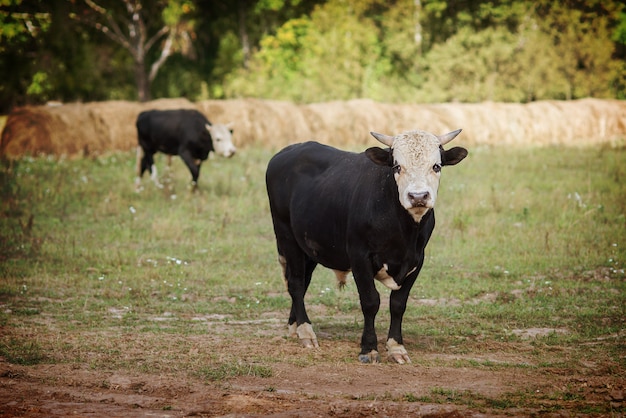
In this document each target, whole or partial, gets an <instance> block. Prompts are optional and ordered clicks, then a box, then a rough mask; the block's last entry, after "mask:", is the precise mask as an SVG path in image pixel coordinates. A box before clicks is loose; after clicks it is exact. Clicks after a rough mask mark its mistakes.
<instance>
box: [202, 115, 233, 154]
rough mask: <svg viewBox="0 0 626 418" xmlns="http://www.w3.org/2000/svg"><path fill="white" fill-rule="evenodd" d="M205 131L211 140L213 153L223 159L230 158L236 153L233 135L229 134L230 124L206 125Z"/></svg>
mask: <svg viewBox="0 0 626 418" xmlns="http://www.w3.org/2000/svg"><path fill="white" fill-rule="evenodd" d="M206 129H207V131H209V133H210V134H211V138H213V148H215V152H216V153H217V154H219V155H222V156H224V157H232V156H233V155H235V152H237V148H235V146H234V145H233V135H232V133H231V124H228V125H220V124H217V123H216V124H213V125H206Z"/></svg>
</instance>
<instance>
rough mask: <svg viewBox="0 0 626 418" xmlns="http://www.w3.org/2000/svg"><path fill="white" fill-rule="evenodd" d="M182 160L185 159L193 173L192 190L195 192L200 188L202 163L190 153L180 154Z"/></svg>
mask: <svg viewBox="0 0 626 418" xmlns="http://www.w3.org/2000/svg"><path fill="white" fill-rule="evenodd" d="M180 158H182V159H183V161H184V162H185V165H186V166H187V168H188V169H189V172H190V173H191V190H192V191H195V190H196V189H197V188H198V177H199V176H200V164H201V163H202V161H200V160H198V159H196V158H194V157H193V156H192V155H191V153H190V152H188V151H183V152H180Z"/></svg>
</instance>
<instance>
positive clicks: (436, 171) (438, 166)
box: [433, 164, 441, 173]
mask: <svg viewBox="0 0 626 418" xmlns="http://www.w3.org/2000/svg"><path fill="white" fill-rule="evenodd" d="M433 171H434V172H435V173H438V172H440V171H441V164H435V165H434V166H433Z"/></svg>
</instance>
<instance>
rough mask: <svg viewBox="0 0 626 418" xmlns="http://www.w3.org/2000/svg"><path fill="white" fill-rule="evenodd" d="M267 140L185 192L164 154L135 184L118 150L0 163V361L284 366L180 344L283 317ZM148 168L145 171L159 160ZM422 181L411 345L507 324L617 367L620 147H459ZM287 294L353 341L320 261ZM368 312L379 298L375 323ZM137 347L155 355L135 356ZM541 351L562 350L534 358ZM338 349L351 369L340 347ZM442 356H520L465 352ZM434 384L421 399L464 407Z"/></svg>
mask: <svg viewBox="0 0 626 418" xmlns="http://www.w3.org/2000/svg"><path fill="white" fill-rule="evenodd" d="M273 151H274V150H266V149H262V148H248V149H243V150H241V152H240V153H239V154H238V155H237V156H236V157H235V158H233V159H229V160H223V159H214V160H211V161H208V162H207V163H206V164H205V165H203V167H202V173H201V176H200V182H199V190H198V191H197V192H196V193H190V192H189V190H188V188H187V185H188V182H189V179H190V176H189V173H188V172H187V170H186V168H185V167H184V166H183V164H182V162H181V161H180V160H178V159H175V160H174V164H173V168H172V172H171V174H170V175H169V181H168V182H167V187H166V188H165V189H157V188H156V187H154V185H153V184H152V183H151V182H150V181H149V179H148V178H145V179H144V186H145V189H144V190H143V192H141V193H136V192H135V191H134V185H133V178H134V172H133V171H134V153H130V152H129V153H115V154H111V155H107V156H103V157H98V158H94V159H76V160H68V159H64V158H60V159H59V158H43V157H42V158H23V159H20V160H17V161H12V162H7V161H4V162H2V166H1V168H0V197H1V199H0V327H1V329H2V331H3V332H1V333H0V355H1V356H3V357H5V358H6V359H7V361H9V362H12V363H20V364H36V363H40V362H69V363H74V362H76V363H78V362H80V363H86V364H89V365H90V366H91V367H93V368H96V369H126V370H140V371H146V372H147V371H150V372H155V371H156V372H172V373H180V372H182V373H186V374H188V375H190V376H196V377H201V378H205V379H207V380H223V379H228V378H229V377H232V376H236V375H254V376H261V377H263V376H271V374H272V369H271V364H272V363H273V362H276V361H295V360H293V359H291V360H285V358H284V357H281V356H280V355H278V354H276V355H275V356H272V354H271V353H266V354H265V355H264V356H263V355H261V354H258V353H257V354H255V353H253V354H251V355H250V356H249V358H247V359H245V360H243V361H242V360H240V359H237V358H235V357H229V356H225V357H215V355H214V354H211V353H204V352H203V351H202V350H200V351H199V352H198V348H197V347H201V346H202V345H203V344H204V343H205V341H204V340H203V341H199V340H198V339H203V338H213V337H212V336H210V335H209V336H207V323H209V324H210V323H213V322H216V323H223V324H229V323H237V321H250V320H254V321H261V322H258V325H256V326H254V327H253V328H254V330H253V332H252V333H250V328H245V329H242V330H241V331H237V329H238V328H237V327H231V328H230V329H229V331H228V332H229V337H233V336H234V337H235V338H238V339H246V338H251V339H253V340H254V341H256V342H258V341H262V340H263V339H267V338H268V337H267V335H272V332H273V329H274V328H272V326H273V325H272V324H274V323H275V322H271V321H279V323H280V324H281V326H282V324H283V323H284V322H286V320H287V316H288V311H289V306H290V299H289V297H288V295H287V292H286V290H285V286H284V283H283V280H282V277H281V271H280V267H279V265H278V263H277V260H276V250H275V242H274V236H273V231H272V226H271V219H270V213H269V206H268V202H267V197H266V193H265V183H264V170H265V167H266V164H267V161H268V160H269V158H270V157H271V155H272V154H273ZM157 164H158V165H159V168H160V172H161V173H164V171H165V170H164V169H163V165H164V158H162V157H161V158H159V159H158V160H157ZM439 194H440V196H439V201H438V208H437V227H436V230H435V234H434V235H433V238H432V240H431V243H430V244H429V247H428V248H427V254H426V256H427V259H426V262H425V266H424V268H423V270H422V273H421V275H420V278H419V279H418V283H417V284H416V285H415V287H414V289H413V292H412V296H411V299H410V303H409V306H408V309H407V313H406V316H405V322H404V332H405V340H406V341H405V342H406V343H408V344H409V347H410V348H411V349H415V350H418V351H419V352H432V353H452V354H468V353H469V354H481V355H482V354H485V353H489V352H490V351H494V350H497V351H500V352H504V353H506V352H511V353H514V352H515V351H516V350H518V348H519V345H520V344H521V338H522V337H521V336H520V334H519V333H518V331H519V330H524V329H530V328H546V329H555V330H561V329H562V330H566V331H567V332H563V333H560V332H556V331H555V332H553V333H551V334H547V335H544V336H540V337H538V338H536V339H534V340H532V342H531V343H530V344H531V345H532V348H533V351H532V353H531V354H530V357H531V359H532V360H533V363H534V365H533V366H532V367H539V368H541V367H561V368H565V369H567V368H571V369H572V370H573V369H575V368H576V367H578V365H579V364H580V363H581V362H584V361H594V362H601V363H602V364H603V365H605V366H606V369H607V370H608V373H613V374H617V375H622V376H623V373H624V371H623V370H624V359H623V350H624V347H625V346H624V335H623V329H624V326H625V323H624V321H625V318H626V311H625V306H626V297H625V295H626V280H625V278H626V276H625V274H624V264H625V263H626V239H625V237H626V149H624V148H608V147H606V148H505V147H479V148H470V155H469V157H468V158H467V159H466V160H465V161H463V163H461V164H460V165H458V166H455V167H449V168H446V169H444V173H443V177H442V183H441V187H440V193H439ZM380 291H381V293H382V294H383V295H386V294H388V293H389V291H388V290H386V289H384V288H380ZM307 303H308V305H309V307H311V309H310V312H309V314H310V316H311V318H312V320H313V321H314V324H315V327H316V329H317V330H319V332H323V333H324V335H327V337H325V338H330V339H341V340H347V341H351V342H357V341H358V339H359V337H360V332H361V314H360V308H359V302H358V296H357V294H356V289H355V286H354V285H353V284H352V283H349V285H348V287H347V289H345V290H343V291H340V290H338V289H337V287H336V283H335V278H334V274H333V273H332V272H330V271H328V270H325V269H323V268H320V269H318V270H317V271H316V273H315V278H314V280H313V282H312V284H311V288H310V290H309V293H308V295H307ZM318 312H323V313H321V314H320V313H318ZM263 321H267V322H263ZM387 325H388V315H387V313H386V312H385V311H384V310H381V313H380V314H379V318H378V320H377V329H378V332H379V336H383V335H384V332H385V328H386V327H387ZM281 329H282V328H281ZM218 332H219V329H218ZM238 332H239V334H238ZM275 335H276V336H280V335H282V334H281V333H280V332H278V331H276V334H275ZM163 336H167V338H165V339H164V338H163ZM130 337H137V338H130ZM218 337H219V335H218V336H217V337H215V338H216V339H215V341H218V342H219V341H221V340H220V339H219V338H218ZM270 338H271V337H270ZM211 341H214V340H211ZM255 344H256V343H255ZM156 346H158V347H160V350H159V352H160V353H163V352H166V353H167V354H166V355H156V354H155V355H154V356H150V355H147V354H146V352H148V353H149V352H150V348H151V347H156ZM556 346H564V347H567V348H568V350H567V354H566V355H563V354H559V355H556V354H554V352H553V348H554V347H556ZM146 350H147V351H146ZM164 350H165V351H164ZM190 353H195V354H190ZM343 355H345V358H344V359H343V360H341V361H345V362H354V357H356V351H355V352H354V353H352V352H347V353H345V354H343ZM298 361H301V362H304V363H307V361H315V360H307V358H306V355H305V354H303V358H302V359H300V360H298ZM430 361H432V360H421V359H419V358H416V359H414V362H416V363H417V364H423V365H429V364H431V363H429V362H430ZM457 361H458V360H457ZM307 364H308V363H307ZM452 364H453V365H455V364H454V362H452ZM455 366H456V367H475V368H493V369H495V368H501V367H519V368H528V367H530V366H529V365H528V364H517V363H515V362H511V363H505V364H502V363H493V362H490V361H489V360H485V359H478V360H465V361H458V364H456V365H455ZM446 391H448V389H446V388H442V389H441V391H439V392H437V391H435V392H433V393H432V394H431V396H430V397H431V398H433V399H436V400H437V401H438V402H445V401H449V400H450V399H452V401H454V402H463V399H466V400H467V399H469V400H468V401H467V402H470V401H475V399H474V398H473V397H472V396H468V395H467V394H463V393H448V392H446ZM564 396H565V395H564ZM407 400H408V401H419V400H420V399H418V398H417V397H416V396H415V395H411V394H408V395H407ZM481 402H482V403H483V404H484V403H485V402H487V401H485V400H482V401H481ZM488 402H491V403H493V405H492V406H493V407H502V408H506V407H507V405H508V404H509V401H508V400H507V399H506V398H502V399H495V400H490V401H488Z"/></svg>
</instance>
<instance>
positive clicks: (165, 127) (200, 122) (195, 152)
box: [135, 109, 236, 190]
mask: <svg viewBox="0 0 626 418" xmlns="http://www.w3.org/2000/svg"><path fill="white" fill-rule="evenodd" d="M136 125H137V137H138V141H139V146H138V147H137V178H136V179H135V186H136V188H137V190H140V189H141V177H142V176H143V173H144V172H145V171H146V170H148V171H149V172H150V174H151V177H152V180H153V181H154V182H155V184H156V185H157V186H159V187H163V186H162V185H161V184H160V183H159V181H158V178H157V170H156V166H155V165H154V154H155V153H157V152H163V153H165V154H168V165H169V162H170V158H171V157H170V156H171V155H180V157H181V158H182V159H183V161H184V162H185V164H186V165H187V167H188V168H189V171H190V172H191V177H192V183H191V184H192V188H193V189H195V188H196V186H197V183H198V175H199V174H200V164H202V161H204V160H206V159H207V158H208V156H209V153H210V152H212V151H214V152H215V153H217V154H220V155H223V156H224V157H232V156H233V155H234V154H235V152H236V148H235V146H234V145H233V142H232V132H233V131H232V129H231V126H230V124H229V125H219V124H211V122H209V121H208V120H207V118H206V117H204V115H203V114H202V113H200V112H198V111H197V110H193V109H177V110H148V111H145V112H141V113H140V114H139V116H138V117H137V123H136Z"/></svg>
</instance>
